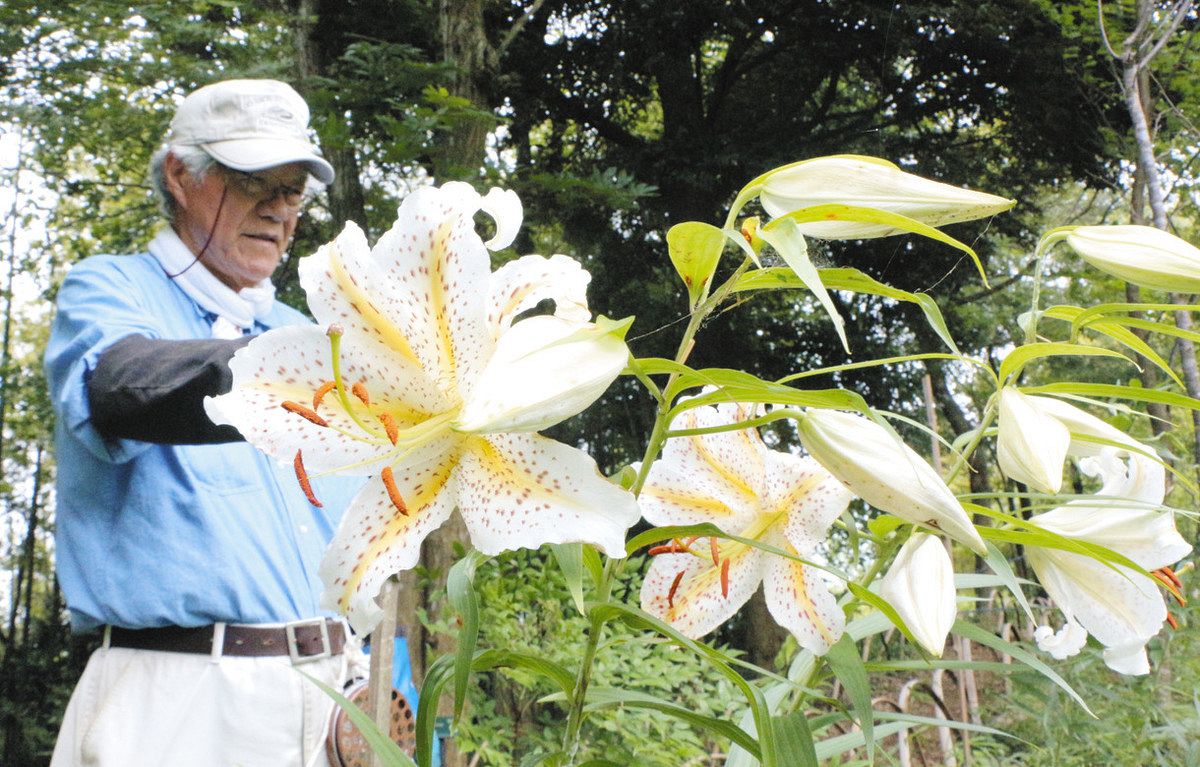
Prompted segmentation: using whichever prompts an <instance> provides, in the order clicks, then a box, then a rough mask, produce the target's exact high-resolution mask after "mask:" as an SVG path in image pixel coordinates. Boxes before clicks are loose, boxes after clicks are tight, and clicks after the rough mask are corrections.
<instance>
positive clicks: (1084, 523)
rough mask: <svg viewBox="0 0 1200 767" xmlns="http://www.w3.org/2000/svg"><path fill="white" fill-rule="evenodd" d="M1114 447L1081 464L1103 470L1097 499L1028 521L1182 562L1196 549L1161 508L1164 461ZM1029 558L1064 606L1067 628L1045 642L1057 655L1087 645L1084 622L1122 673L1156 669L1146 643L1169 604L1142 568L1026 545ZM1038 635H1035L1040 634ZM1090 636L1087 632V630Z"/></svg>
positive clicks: (1147, 563) (1090, 470)
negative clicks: (1074, 626)
mask: <svg viewBox="0 0 1200 767" xmlns="http://www.w3.org/2000/svg"><path fill="white" fill-rule="evenodd" d="M1126 453H1128V451H1125V450H1121V449H1119V448H1114V447H1102V448H1101V449H1100V451H1099V453H1098V455H1096V456H1092V457H1088V458H1084V459H1083V460H1081V461H1080V462H1079V467H1080V470H1081V471H1083V472H1084V473H1086V474H1088V475H1091V476H1099V477H1101V479H1102V480H1103V486H1102V487H1101V489H1100V491H1099V492H1098V493H1097V494H1096V497H1095V498H1094V499H1089V500H1087V501H1075V502H1072V503H1069V504H1067V505H1065V506H1061V507H1059V508H1057V509H1054V510H1052V511H1048V512H1046V513H1044V514H1038V515H1036V516H1034V517H1032V518H1031V519H1030V520H1029V521H1030V522H1031V523H1033V524H1035V525H1037V526H1039V527H1042V528H1044V529H1046V530H1048V531H1050V532H1053V533H1057V534H1058V535H1062V536H1064V537H1067V538H1072V539H1074V540H1078V541H1084V542H1087V543H1094V544H1098V545H1101V546H1104V547H1106V548H1109V549H1111V550H1113V551H1115V552H1117V553H1118V554H1121V555H1123V556H1125V557H1127V558H1128V559H1130V560H1131V561H1133V562H1134V563H1136V564H1137V565H1138V566H1139V567H1142V568H1144V569H1145V570H1147V571H1154V570H1158V569H1160V568H1164V567H1167V566H1169V565H1172V564H1174V563H1175V562H1177V561H1178V560H1179V559H1180V558H1181V557H1183V556H1184V555H1186V554H1187V553H1188V552H1189V551H1191V548H1192V547H1191V545H1190V544H1188V543H1187V541H1185V540H1184V539H1183V537H1182V536H1180V535H1179V532H1178V530H1176V528H1175V520H1174V517H1173V515H1172V514H1171V513H1170V512H1168V511H1163V510H1161V509H1160V508H1159V507H1160V506H1161V504H1162V501H1163V494H1164V492H1165V482H1164V470H1163V467H1162V464H1160V463H1159V462H1158V461H1156V460H1154V459H1152V458H1147V457H1145V456H1142V455H1139V454H1136V453H1128V459H1127V460H1122V458H1121V456H1122V454H1126ZM1026 557H1027V558H1028V560H1029V564H1030V566H1031V567H1032V568H1033V570H1034V572H1035V573H1036V574H1037V578H1038V581H1039V582H1040V583H1041V584H1042V587H1043V588H1045V590H1046V593H1047V594H1049V595H1050V598H1051V599H1052V600H1054V602H1055V604H1056V605H1058V607H1059V609H1060V610H1062V612H1063V615H1064V617H1065V619H1066V624H1067V625H1066V626H1065V627H1064V631H1063V632H1060V635H1062V634H1065V636H1059V635H1053V641H1052V635H1051V633H1050V630H1049V629H1048V628H1046V631H1043V632H1042V634H1041V637H1040V638H1039V641H1038V644H1039V646H1041V647H1043V649H1046V650H1047V651H1048V652H1051V653H1052V654H1054V653H1059V654H1055V657H1065V656H1066V655H1073V654H1075V653H1076V652H1078V651H1079V649H1081V648H1082V646H1083V642H1082V640H1081V639H1080V638H1079V636H1078V635H1079V632H1078V631H1076V630H1075V629H1073V628H1071V624H1078V626H1079V627H1080V629H1081V630H1082V631H1085V632H1086V633H1090V634H1091V635H1092V636H1094V637H1096V639H1097V640H1098V641H1099V642H1100V643H1101V644H1102V645H1104V646H1105V648H1106V649H1105V654H1104V658H1105V662H1106V663H1107V664H1108V665H1109V667H1110V668H1112V669H1113V670H1115V671H1118V672H1120V673H1123V674H1145V673H1148V672H1149V670H1150V665H1149V662H1148V660H1147V658H1146V651H1145V646H1146V643H1147V642H1148V641H1149V640H1150V639H1151V637H1153V636H1154V635H1155V634H1157V633H1158V631H1159V630H1160V629H1161V628H1162V624H1163V622H1164V621H1165V620H1167V608H1166V605H1165V604H1164V602H1163V597H1162V594H1161V593H1160V592H1159V590H1158V586H1157V583H1156V581H1154V580H1152V579H1150V578H1147V577H1146V576H1144V575H1141V574H1139V573H1137V572H1134V571H1132V570H1129V569H1128V568H1124V567H1121V566H1120V565H1113V566H1112V567H1110V566H1109V565H1107V564H1105V563H1102V562H1099V561H1097V560H1095V559H1093V558H1092V557H1089V556H1086V555H1083V554H1076V553H1074V552H1069V551H1063V550H1061V549H1051V548H1043V547H1039V546H1028V547H1026ZM1035 636H1037V635H1036V634H1035ZM1085 636H1086V634H1085Z"/></svg>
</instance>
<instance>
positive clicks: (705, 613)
mask: <svg viewBox="0 0 1200 767" xmlns="http://www.w3.org/2000/svg"><path fill="white" fill-rule="evenodd" d="M765 558H766V555H765V554H764V553H763V552H762V551H760V550H759V549H754V548H750V547H748V546H739V547H738V549H737V551H736V552H735V553H733V554H731V555H730V556H729V558H728V559H727V560H725V561H728V562H729V565H728V575H727V591H726V592H725V593H722V589H721V569H720V567H714V566H713V563H712V560H710V559H708V558H706V557H698V556H694V555H692V554H660V555H658V556H657V557H654V560H653V561H652V562H651V563H650V569H649V570H648V571H647V572H646V579H645V580H644V581H642V591H641V604H642V609H643V610H645V611H646V612H648V613H650V614H651V615H653V616H655V617H656V618H660V619H661V620H663V621H666V622H667V623H669V624H671V625H672V626H674V627H675V628H676V629H678V630H679V631H680V632H681V633H682V634H683V635H684V636H687V637H691V638H692V639H699V638H700V637H702V636H704V635H705V634H707V633H709V632H710V631H712V630H713V629H715V628H716V627H717V626H720V625H721V624H722V623H724V622H725V621H727V620H729V618H731V617H732V616H733V614H734V613H736V612H737V611H738V609H739V608H741V606H742V605H744V604H746V602H747V601H748V600H749V599H750V597H751V596H753V594H754V592H755V590H756V589H757V588H758V584H759V583H760V582H761V581H762V579H763V568H764V566H765Z"/></svg>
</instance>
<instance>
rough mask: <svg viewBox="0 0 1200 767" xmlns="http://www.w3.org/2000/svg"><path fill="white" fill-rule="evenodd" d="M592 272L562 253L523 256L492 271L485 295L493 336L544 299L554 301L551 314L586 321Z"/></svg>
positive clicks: (590, 314)
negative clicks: (548, 256)
mask: <svg viewBox="0 0 1200 767" xmlns="http://www.w3.org/2000/svg"><path fill="white" fill-rule="evenodd" d="M591 280H592V276H591V275H590V274H588V273H587V272H586V271H585V270H584V268H583V267H582V266H580V264H579V262H578V261H576V260H575V259H573V258H568V257H567V256H564V255H553V256H551V257H550V258H543V257H542V256H524V257H522V258H518V259H517V260H516V261H509V262H508V263H507V264H505V265H504V266H502V267H500V268H499V269H497V270H496V271H495V272H493V273H492V280H491V283H490V284H491V291H490V293H489V295H488V313H487V322H488V328H489V329H490V330H491V333H492V337H493V338H499V337H500V335H501V334H502V333H504V332H505V331H506V330H508V328H509V326H510V325H512V322H513V320H514V319H515V318H516V316H517V315H518V314H520V313H521V312H524V311H527V310H529V309H532V308H534V307H535V306H537V305H538V303H539V302H541V301H544V300H546V299H550V300H552V301H554V316H555V317H558V318H560V319H564V320H568V321H570V322H580V323H582V322H587V321H588V320H590V319H591V318H592V313H591V311H590V310H589V309H588V305H587V286H588V283H589V282H591Z"/></svg>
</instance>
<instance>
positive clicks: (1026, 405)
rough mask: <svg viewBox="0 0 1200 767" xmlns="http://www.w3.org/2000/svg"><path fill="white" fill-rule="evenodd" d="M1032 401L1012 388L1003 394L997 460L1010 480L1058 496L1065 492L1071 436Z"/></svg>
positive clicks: (1005, 390)
mask: <svg viewBox="0 0 1200 767" xmlns="http://www.w3.org/2000/svg"><path fill="white" fill-rule="evenodd" d="M1030 400H1031V398H1030V397H1029V396H1028V395H1026V394H1022V393H1021V392H1019V391H1017V389H1016V388H1014V387H1012V386H1006V387H1004V388H1003V389H1002V390H1001V391H1000V429H999V431H1000V434H999V437H998V438H997V440H996V458H997V460H998V461H999V463H1000V470H1001V471H1003V472H1004V474H1005V476H1007V477H1008V478H1009V479H1012V480H1015V481H1017V482H1021V483H1023V484H1025V485H1028V486H1029V487H1030V488H1032V489H1034V490H1036V491H1038V492H1041V493H1057V492H1058V491H1059V490H1060V489H1061V488H1062V474H1063V462H1064V461H1066V459H1067V448H1069V447H1070V445H1071V432H1070V431H1068V430H1067V427H1066V426H1064V425H1063V424H1062V423H1060V422H1059V421H1058V420H1057V419H1055V418H1052V417H1050V416H1049V415H1046V414H1045V413H1043V412H1042V411H1041V410H1039V409H1038V408H1037V407H1036V403H1034V402H1031V401H1030Z"/></svg>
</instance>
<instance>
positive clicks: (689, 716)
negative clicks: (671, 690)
mask: <svg viewBox="0 0 1200 767" xmlns="http://www.w3.org/2000/svg"><path fill="white" fill-rule="evenodd" d="M587 702H588V704H587V708H588V710H592V711H595V710H599V709H604V708H616V707H618V706H624V707H626V708H644V709H650V710H653V711H659V712H661V713H664V714H666V715H667V716H670V717H673V718H675V719H678V720H680V721H682V722H686V723H687V724H689V725H692V726H693V727H698V728H700V729H701V730H705V731H706V732H707V733H708V734H710V735H715V736H717V737H719V738H727V739H728V740H730V741H732V742H734V743H737V744H738V745H739V746H741V747H742V748H744V749H746V750H747V751H749V752H750V753H751V754H753V755H754V757H755V758H761V754H762V752H761V751H759V748H758V741H756V740H754V738H752V737H750V736H749V735H748V734H747V733H746V732H745V731H744V730H743V729H742V728H741V727H738V726H737V725H736V724H734V723H733V722H730V721H728V720H725V719H720V718H717V717H713V716H707V715H705V714H701V713H698V712H696V711H693V710H692V709H690V708H687V707H685V706H681V705H679V704H678V703H673V702H671V701H667V700H663V699H662V698H658V697H656V696H654V695H650V694H648V693H644V692H637V691H635V690H622V689H619V688H616V687H595V686H593V687H591V688H589V689H588V693H587Z"/></svg>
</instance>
